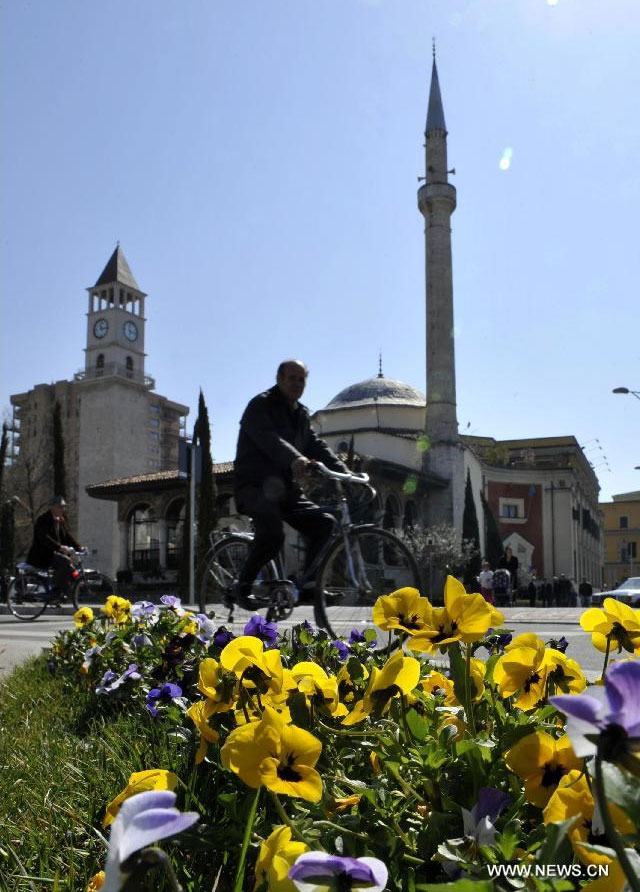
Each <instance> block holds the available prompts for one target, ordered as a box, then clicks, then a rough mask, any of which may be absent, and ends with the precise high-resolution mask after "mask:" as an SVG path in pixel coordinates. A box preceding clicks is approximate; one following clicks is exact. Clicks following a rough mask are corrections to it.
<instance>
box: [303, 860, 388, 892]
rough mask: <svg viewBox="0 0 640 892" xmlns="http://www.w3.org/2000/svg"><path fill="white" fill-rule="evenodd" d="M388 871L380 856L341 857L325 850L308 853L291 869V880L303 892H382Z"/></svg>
mask: <svg viewBox="0 0 640 892" xmlns="http://www.w3.org/2000/svg"><path fill="white" fill-rule="evenodd" d="M388 876H389V873H388V871H387V868H386V865H385V864H384V863H383V862H382V861H380V860H378V858H342V857H340V856H339V855H327V854H326V853H325V852H305V853H304V854H303V855H300V856H299V858H298V859H297V860H296V862H295V864H294V865H293V867H292V868H291V869H290V870H289V879H290V880H293V884H294V886H295V887H296V888H297V889H299V890H300V892H324V890H331V889H340V890H348V889H369V892H382V890H383V889H384V888H385V886H386V885H387V879H388Z"/></svg>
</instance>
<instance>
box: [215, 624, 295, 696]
mask: <svg viewBox="0 0 640 892" xmlns="http://www.w3.org/2000/svg"><path fill="white" fill-rule="evenodd" d="M220 665H221V666H222V668H223V669H226V670H227V671H228V672H235V674H236V675H237V677H238V678H242V682H243V684H247V686H249V687H256V688H258V690H266V689H267V688H270V689H271V690H274V691H278V692H279V691H281V690H282V686H283V684H284V673H283V669H282V659H281V656H280V651H279V650H276V649H275V648H273V649H271V650H268V651H266V652H265V650H264V644H263V643H262V641H261V640H260V639H259V638H255V637H254V636H253V635H241V636H240V637H239V638H234V639H233V641H230V642H229V643H228V644H227V646H226V647H225V648H224V649H223V651H222V653H221V654H220Z"/></svg>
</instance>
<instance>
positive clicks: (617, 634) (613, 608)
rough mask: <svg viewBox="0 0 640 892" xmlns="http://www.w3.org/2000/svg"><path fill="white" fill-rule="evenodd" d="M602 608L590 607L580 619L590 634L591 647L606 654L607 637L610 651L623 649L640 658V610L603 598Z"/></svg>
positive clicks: (612, 599) (613, 599)
mask: <svg viewBox="0 0 640 892" xmlns="http://www.w3.org/2000/svg"><path fill="white" fill-rule="evenodd" d="M602 607H603V608H604V609H600V608H599V607H590V608H589V609H588V610H585V612H584V613H583V614H582V616H581V617H580V625H581V626H582V628H583V629H584V630H585V632H591V643H592V644H593V646H594V647H595V648H597V649H598V650H599V651H601V652H602V653H606V650H607V637H608V638H609V642H610V645H609V647H610V650H611V651H613V650H620V649H623V650H626V651H627V652H628V653H636V654H637V655H638V656H640V610H634V609H633V608H632V607H629V605H628V604H623V603H622V602H621V601H616V599H615V598H605V599H604V603H603V605H602Z"/></svg>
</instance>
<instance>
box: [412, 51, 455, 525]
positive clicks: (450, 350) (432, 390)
mask: <svg viewBox="0 0 640 892" xmlns="http://www.w3.org/2000/svg"><path fill="white" fill-rule="evenodd" d="M425 150H426V157H425V166H426V170H425V177H424V182H423V184H422V185H421V186H420V188H419V190H418V207H419V209H420V212H421V214H422V215H423V216H424V220H425V261H426V315H427V413H426V426H425V430H426V434H427V437H428V438H429V441H430V448H429V450H428V451H427V453H426V462H427V467H428V469H429V470H430V471H431V472H433V473H435V474H437V475H439V476H440V477H443V478H445V479H447V480H448V481H449V485H448V487H446V488H442V489H439V490H436V491H434V493H433V494H432V495H430V498H429V505H430V508H429V511H430V517H429V523H431V524H433V523H448V524H451V525H454V526H456V527H461V522H462V508H463V498H464V468H463V452H462V447H461V444H460V439H459V436H458V421H457V417H456V371H455V352H454V340H453V277H452V259H451V215H452V214H453V212H454V211H455V208H456V190H455V188H454V187H453V186H452V185H451V184H450V183H449V181H448V170H447V128H446V125H445V120H444V109H443V106H442V96H441V94H440V82H439V79H438V69H437V67H436V60H435V44H434V57H433V64H432V69H431V85H430V89H429V105H428V112H427V126H426V131H425Z"/></svg>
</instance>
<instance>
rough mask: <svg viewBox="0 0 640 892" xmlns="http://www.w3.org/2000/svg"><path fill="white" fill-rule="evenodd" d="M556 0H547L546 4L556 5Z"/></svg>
mask: <svg viewBox="0 0 640 892" xmlns="http://www.w3.org/2000/svg"><path fill="white" fill-rule="evenodd" d="M557 5H558V0H547V6H557Z"/></svg>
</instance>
